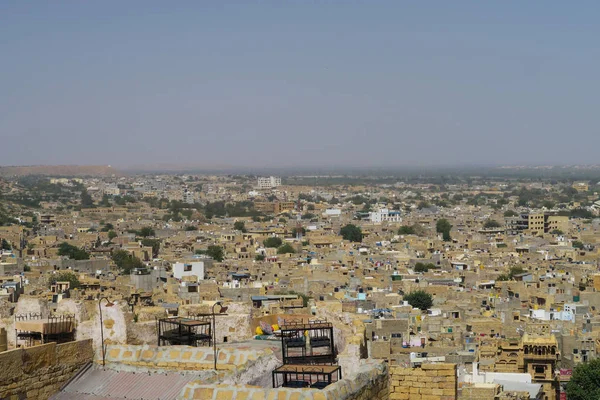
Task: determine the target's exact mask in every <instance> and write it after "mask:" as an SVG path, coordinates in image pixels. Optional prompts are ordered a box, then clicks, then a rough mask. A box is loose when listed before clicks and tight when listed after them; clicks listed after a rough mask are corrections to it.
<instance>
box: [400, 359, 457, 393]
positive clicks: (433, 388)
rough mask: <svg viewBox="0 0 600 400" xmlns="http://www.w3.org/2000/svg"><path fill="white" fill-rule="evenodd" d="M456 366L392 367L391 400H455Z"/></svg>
mask: <svg viewBox="0 0 600 400" xmlns="http://www.w3.org/2000/svg"><path fill="white" fill-rule="evenodd" d="M456 393H457V380H456V364H423V365H422V366H421V367H420V368H403V367H390V397H389V399H390V400H409V399H410V400H455V399H456Z"/></svg>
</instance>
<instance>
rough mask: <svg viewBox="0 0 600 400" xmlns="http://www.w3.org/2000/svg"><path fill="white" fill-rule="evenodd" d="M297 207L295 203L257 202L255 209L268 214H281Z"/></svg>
mask: <svg viewBox="0 0 600 400" xmlns="http://www.w3.org/2000/svg"><path fill="white" fill-rule="evenodd" d="M294 207H296V203H294V202H293V201H255V202H254V209H255V210H256V211H260V212H264V213H267V214H279V213H282V212H284V211H291V210H293V209H294Z"/></svg>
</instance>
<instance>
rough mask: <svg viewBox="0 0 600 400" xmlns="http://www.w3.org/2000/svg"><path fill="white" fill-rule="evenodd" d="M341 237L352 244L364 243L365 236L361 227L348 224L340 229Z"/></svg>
mask: <svg viewBox="0 0 600 400" xmlns="http://www.w3.org/2000/svg"><path fill="white" fill-rule="evenodd" d="M340 235H342V237H343V238H344V240H349V241H351V242H362V239H363V234H362V230H361V229H360V227H358V226H356V225H353V224H348V225H346V226H344V227H343V228H342V229H340Z"/></svg>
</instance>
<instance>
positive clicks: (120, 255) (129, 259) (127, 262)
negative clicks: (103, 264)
mask: <svg viewBox="0 0 600 400" xmlns="http://www.w3.org/2000/svg"><path fill="white" fill-rule="evenodd" d="M112 260H113V261H114V263H115V264H116V265H117V268H119V270H120V271H121V273H122V274H125V275H129V274H130V273H131V271H133V269H134V268H143V267H145V265H144V263H143V262H142V260H140V259H139V258H137V257H135V256H134V255H132V254H130V253H129V252H127V251H125V250H117V251H115V252H114V253H113V255H112Z"/></svg>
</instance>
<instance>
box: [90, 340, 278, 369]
mask: <svg viewBox="0 0 600 400" xmlns="http://www.w3.org/2000/svg"><path fill="white" fill-rule="evenodd" d="M261 357H269V358H270V357H272V358H275V356H274V354H273V351H272V350H271V349H268V348H266V349H260V350H259V349H255V348H254V349H253V348H251V347H248V348H247V349H244V348H220V349H218V350H217V370H218V371H231V372H234V371H237V370H240V369H243V368H246V366H247V365H249V364H253V363H254V362H255V361H256V360H258V359H259V358H261ZM99 360H101V357H99ZM106 365H107V366H109V365H110V366H111V368H114V367H119V368H122V369H123V370H127V369H130V370H140V369H142V370H156V369H163V370H164V369H166V370H176V371H201V370H214V354H213V348H212V347H190V346H166V347H159V346H149V345H144V346H127V345H108V346H107V348H106ZM127 367H130V368H127Z"/></svg>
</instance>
